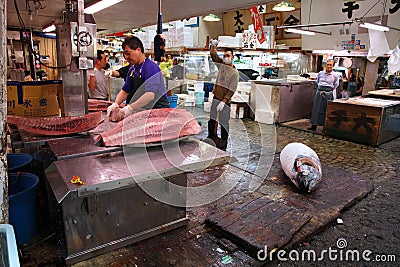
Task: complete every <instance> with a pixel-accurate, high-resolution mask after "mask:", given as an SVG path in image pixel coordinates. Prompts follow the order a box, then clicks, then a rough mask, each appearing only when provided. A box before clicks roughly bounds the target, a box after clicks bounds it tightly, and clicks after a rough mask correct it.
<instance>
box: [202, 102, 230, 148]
mask: <svg viewBox="0 0 400 267" xmlns="http://www.w3.org/2000/svg"><path fill="white" fill-rule="evenodd" d="M219 103H221V101H219V100H217V99H213V101H212V104H211V112H210V120H209V121H208V138H210V139H211V140H215V139H216V138H217V137H218V134H217V131H216V127H218V125H217V120H218V123H219V124H220V125H221V144H220V146H219V148H220V149H223V150H226V147H227V145H228V137H229V116H230V113H231V108H230V105H229V104H225V106H224V108H223V109H222V110H221V111H220V112H217V106H218V104H219ZM217 117H218V118H217Z"/></svg>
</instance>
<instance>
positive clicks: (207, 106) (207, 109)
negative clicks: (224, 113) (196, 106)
mask: <svg viewBox="0 0 400 267" xmlns="http://www.w3.org/2000/svg"><path fill="white" fill-rule="evenodd" d="M203 104H204V112H210V111H211V103H210V102H204V103H203Z"/></svg>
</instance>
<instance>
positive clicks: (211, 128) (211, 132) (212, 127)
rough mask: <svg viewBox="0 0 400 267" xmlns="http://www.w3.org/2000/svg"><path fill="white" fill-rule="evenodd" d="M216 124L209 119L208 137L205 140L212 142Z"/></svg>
mask: <svg viewBox="0 0 400 267" xmlns="http://www.w3.org/2000/svg"><path fill="white" fill-rule="evenodd" d="M216 123H217V122H216V121H215V120H211V119H210V120H209V121H208V136H207V138H209V139H212V140H214V138H215V134H214V131H215V124H216Z"/></svg>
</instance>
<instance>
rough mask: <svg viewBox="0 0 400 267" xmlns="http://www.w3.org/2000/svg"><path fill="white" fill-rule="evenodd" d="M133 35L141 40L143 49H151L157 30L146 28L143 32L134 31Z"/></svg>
mask: <svg viewBox="0 0 400 267" xmlns="http://www.w3.org/2000/svg"><path fill="white" fill-rule="evenodd" d="M134 35H135V36H136V37H138V38H139V39H140V40H141V41H142V43H143V47H144V49H152V48H153V42H154V37H155V36H156V35H157V31H156V30H146V31H145V32H135V33H134Z"/></svg>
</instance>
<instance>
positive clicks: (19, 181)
mask: <svg viewBox="0 0 400 267" xmlns="http://www.w3.org/2000/svg"><path fill="white" fill-rule="evenodd" d="M38 183H39V177H37V176H36V175H34V174H32V173H9V174H8V202H9V203H8V205H9V206H8V209H9V210H8V213H9V221H10V224H11V225H12V226H13V227H14V230H15V236H16V239H17V245H22V244H25V243H26V242H28V241H30V240H31V239H32V238H33V237H35V235H36V233H37V198H36V188H37V185H38Z"/></svg>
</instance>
